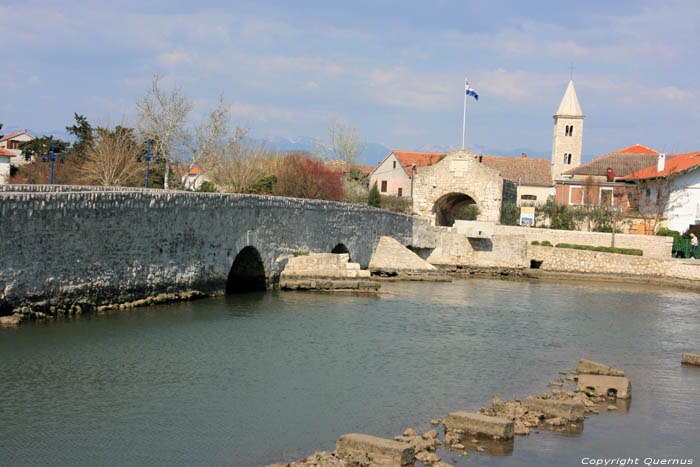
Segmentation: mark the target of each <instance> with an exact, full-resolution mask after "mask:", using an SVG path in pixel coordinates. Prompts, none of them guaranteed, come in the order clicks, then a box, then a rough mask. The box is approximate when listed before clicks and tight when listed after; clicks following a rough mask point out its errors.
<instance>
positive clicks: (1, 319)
mask: <svg viewBox="0 0 700 467" xmlns="http://www.w3.org/2000/svg"><path fill="white" fill-rule="evenodd" d="M437 267H438V269H439V271H440V274H425V275H414V274H410V275H401V274H397V275H394V276H386V275H382V274H378V275H374V276H372V280H375V281H379V282H451V281H453V280H455V279H457V280H458V279H466V278H500V279H504V280H514V281H527V282H535V283H537V282H540V283H547V284H549V283H558V284H561V283H578V282H590V283H596V282H598V283H600V282H606V283H619V284H628V285H629V284H639V285H653V286H659V287H667V288H669V289H677V290H679V291H682V290H685V291H692V292H700V281H698V280H690V279H679V278H667V277H659V276H641V275H633V274H604V273H583V272H567V271H548V270H542V269H532V268H518V267H498V266H491V267H489V266H468V265H437ZM695 267H697V268H698V269H699V270H700V265H698V266H695ZM319 291H323V292H325V293H331V294H333V293H343V292H345V293H351V294H352V293H358V292H357V291H354V290H350V291H349V292H348V291H346V290H340V291H338V290H330V289H329V290H319ZM379 291H381V288H380V289H379ZM225 293H226V291H225V289H224V288H219V289H215V288H208V289H207V290H185V291H182V292H176V293H159V294H155V295H152V296H147V297H145V298H140V299H137V300H129V301H125V302H121V303H104V302H102V303H100V304H95V303H90V302H88V301H80V302H73V303H69V304H66V305H65V306H62V305H61V304H60V301H58V302H56V301H54V302H49V301H40V302H37V303H35V304H31V305H25V306H22V307H19V308H17V309H14V310H12V311H13V313H12V314H9V315H5V316H0V326H17V325H19V324H20V323H21V322H24V321H30V320H36V319H51V318H58V317H62V316H78V315H82V314H86V313H100V312H107V311H117V310H123V311H127V310H129V309H133V308H139V307H144V306H152V305H158V304H165V303H173V302H180V301H190V300H199V299H203V298H210V297H217V296H222V295H225Z"/></svg>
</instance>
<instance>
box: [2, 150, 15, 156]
mask: <svg viewBox="0 0 700 467" xmlns="http://www.w3.org/2000/svg"><path fill="white" fill-rule="evenodd" d="M16 155H17V154H15V153H14V152H12V151H10V150H9V149H5V148H0V156H9V157H15V156H16Z"/></svg>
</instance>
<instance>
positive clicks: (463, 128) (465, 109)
mask: <svg viewBox="0 0 700 467" xmlns="http://www.w3.org/2000/svg"><path fill="white" fill-rule="evenodd" d="M464 82H465V83H466V82H467V80H466V78H465V79H464ZM466 128H467V88H466V86H465V88H464V117H462V149H464V132H465V130H466Z"/></svg>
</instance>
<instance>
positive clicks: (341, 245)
mask: <svg viewBox="0 0 700 467" xmlns="http://www.w3.org/2000/svg"><path fill="white" fill-rule="evenodd" d="M331 253H333V254H336V255H340V254H343V253H347V254H348V256H350V250H348V247H346V246H345V244H344V243H338V244H337V245H336V246H334V247H333V249H332V250H331Z"/></svg>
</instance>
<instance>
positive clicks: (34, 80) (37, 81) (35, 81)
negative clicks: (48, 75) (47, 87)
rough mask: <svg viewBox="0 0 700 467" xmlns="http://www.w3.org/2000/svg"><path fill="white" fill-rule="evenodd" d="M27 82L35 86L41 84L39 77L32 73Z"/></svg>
mask: <svg viewBox="0 0 700 467" xmlns="http://www.w3.org/2000/svg"><path fill="white" fill-rule="evenodd" d="M29 84H32V85H35V86H36V85H38V84H41V78H39V77H38V76H37V75H32V76H31V77H30V78H29Z"/></svg>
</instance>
